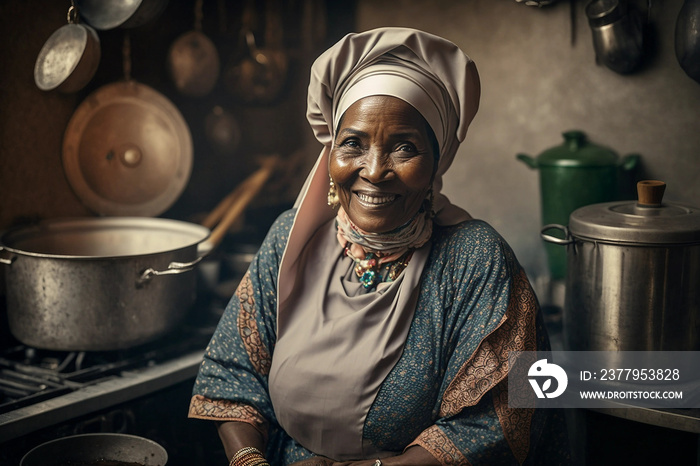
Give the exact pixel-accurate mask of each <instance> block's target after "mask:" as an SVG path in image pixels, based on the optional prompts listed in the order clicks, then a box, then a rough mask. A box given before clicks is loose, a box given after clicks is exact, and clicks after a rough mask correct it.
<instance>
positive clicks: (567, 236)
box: [540, 223, 574, 246]
mask: <svg viewBox="0 0 700 466" xmlns="http://www.w3.org/2000/svg"><path fill="white" fill-rule="evenodd" d="M547 230H559V231H562V232H563V233H564V238H557V237H556V236H551V235H548V234H546V233H545V232H546V231H547ZM540 237H541V238H542V239H543V240H545V241H546V242H548V243H552V244H560V245H562V246H566V245H567V244H571V243H573V242H574V240H573V239H572V238H571V235H570V234H569V229H568V228H567V227H565V226H564V225H559V224H557V223H551V224H549V225H545V226H543V227H542V229H541V230H540Z"/></svg>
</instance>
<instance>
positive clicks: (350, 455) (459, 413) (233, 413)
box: [190, 28, 555, 466]
mask: <svg viewBox="0 0 700 466" xmlns="http://www.w3.org/2000/svg"><path fill="white" fill-rule="evenodd" d="M479 93H480V84H479V77H478V74H477V71H476V67H475V65H474V63H473V62H472V61H471V60H470V59H469V58H468V57H467V56H466V55H465V54H464V53H463V52H462V51H461V50H460V49H459V48H458V47H457V46H455V45H454V44H452V43H451V42H449V41H446V40H444V39H442V38H439V37H436V36H434V35H431V34H427V33H425V32H421V31H417V30H411V29H403V28H381V29H376V30H372V31H368V32H364V33H359V34H350V35H348V36H346V37H345V38H343V39H342V40H341V41H340V42H338V43H337V44H336V45H335V46H333V47H332V48H331V49H329V50H328V51H327V52H325V53H324V54H323V55H321V56H320V57H319V58H318V59H317V60H316V62H315V63H314V65H313V67H312V70H311V82H310V85H309V95H308V119H309V121H310V123H311V126H312V127H313V130H314V132H315V134H316V137H317V138H318V140H319V141H320V142H321V143H322V144H323V146H324V147H323V150H322V152H321V155H320V156H319V158H318V161H317V163H316V164H315V166H314V168H313V170H312V172H311V174H310V175H309V178H308V179H307V181H306V184H305V186H304V189H303V190H302V193H301V194H300V196H299V199H298V201H297V205H296V207H295V209H293V210H291V211H289V212H287V213H285V214H283V215H282V216H280V218H279V219H278V220H277V221H276V222H275V224H274V225H273V226H272V228H271V230H270V232H269V234H268V236H267V238H266V239H265V241H264V243H263V244H262V247H261V248H260V250H259V252H258V254H257V255H256V257H255V259H254V260H253V262H252V263H251V265H250V268H249V270H248V272H247V274H246V275H245V277H244V278H243V280H242V282H241V284H240V286H239V287H238V290H237V291H236V294H235V296H234V297H233V298H232V300H231V302H230V304H229V305H228V307H227V309H226V311H225V313H224V315H223V317H222V319H221V322H220V323H219V326H218V327H217V330H216V332H215V334H214V336H213V338H212V340H211V343H210V344H209V346H208V348H207V351H206V354H205V358H204V361H203V363H202V366H201V369H200V372H199V376H198V378H197V381H196V385H195V387H194V394H193V398H192V401H191V405H190V417H194V418H200V419H210V420H214V421H218V424H217V425H218V430H219V434H220V436H221V439H222V441H223V444H224V447H225V450H226V452H227V454H228V456H229V458H230V459H231V463H230V464H232V465H262V464H268V462H269V464H290V463H294V462H299V464H308V465H316V464H319V465H330V464H338V463H336V462H344V463H342V464H353V465H368V466H369V465H380V464H384V465H391V464H406V465H408V464H413V465H430V464H436V465H438V464H489V465H495V464H518V463H521V464H522V463H524V462H533V461H534V460H535V458H536V457H537V456H538V455H539V454H541V453H542V448H541V447H540V444H542V442H541V441H540V440H541V439H542V438H544V437H543V434H542V432H543V431H546V430H547V427H548V426H551V425H552V423H551V420H550V419H548V416H546V413H543V412H541V411H539V410H538V411H535V410H528V409H511V408H509V407H508V402H507V400H508V386H507V376H508V370H509V368H508V352H509V351H513V350H520V351H528V350H529V351H535V350H538V349H540V350H542V349H547V348H548V341H547V336H546V334H545V332H544V329H543V326H542V321H541V318H540V314H539V307H538V304H537V300H536V298H535V296H534V294H533V292H532V290H531V288H530V285H529V283H528V280H527V278H526V276H525V274H524V272H523V270H522V269H521V267H520V266H519V265H518V262H517V260H516V259H515V257H514V255H513V252H512V251H511V249H510V248H509V247H508V245H507V244H506V242H505V241H504V240H503V238H501V237H500V236H499V235H498V234H497V233H496V232H495V231H494V230H493V229H492V228H491V227H490V226H489V225H488V224H486V223H484V222H483V221H478V220H474V219H472V218H471V217H470V216H469V214H467V212H465V211H464V210H462V209H460V208H458V207H457V206H455V205H453V204H451V203H450V202H449V201H448V199H447V198H446V197H445V196H444V195H442V194H441V193H440V190H441V187H442V175H443V174H444V173H445V171H446V170H447V169H448V167H449V166H450V164H451V163H452V160H453V158H454V156H455V153H456V151H457V147H458V146H459V144H460V142H461V141H462V140H463V139H464V137H465V135H466V133H467V127H468V126H469V124H470V122H471V121H472V119H473V118H474V115H475V113H476V111H477V107H478V103H479ZM329 206H330V207H329ZM546 445H548V446H551V445H553V441H552V440H551V439H548V442H546ZM548 454H550V455H551V453H548ZM549 458H550V459H553V458H555V457H554V456H549Z"/></svg>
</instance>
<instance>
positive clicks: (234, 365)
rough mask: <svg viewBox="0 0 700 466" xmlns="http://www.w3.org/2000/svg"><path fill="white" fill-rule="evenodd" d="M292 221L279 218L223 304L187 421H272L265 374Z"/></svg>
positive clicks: (288, 215)
mask: <svg viewBox="0 0 700 466" xmlns="http://www.w3.org/2000/svg"><path fill="white" fill-rule="evenodd" d="M293 218H294V217H293V212H290V213H285V214H283V215H281V216H280V217H279V218H278V220H277V221H276V222H275V224H274V225H273V227H272V228H271V229H270V233H269V234H268V236H267V237H266V238H265V240H264V241H263V243H262V245H261V247H260V249H259V250H258V252H257V253H256V255H255V257H254V258H253V261H252V262H251V264H250V267H249V269H248V271H247V272H246V274H245V275H244V277H243V279H242V280H241V283H240V284H239V286H238V288H237V289H236V292H235V293H234V295H233V296H232V297H231V299H230V301H229V303H228V305H227V306H226V309H225V310H224V313H223V315H222V316H221V319H220V320H219V323H218V325H217V326H216V329H215V331H214V334H213V335H212V338H211V340H210V342H209V345H207V348H206V351H205V352H204V358H203V360H202V365H201V366H200V368H199V373H198V374H197V379H196V380H195V385H194V388H193V398H192V400H191V405H190V411H189V415H190V416H191V417H198V418H202V419H215V420H227V419H235V420H241V421H243V422H249V423H251V424H254V425H256V426H257V427H258V428H261V429H265V428H266V426H267V424H266V423H265V422H264V420H265V419H267V420H271V419H274V417H275V414H274V409H273V407H272V402H271V400H270V396H269V388H268V375H269V372H270V365H271V361H272V353H273V351H274V346H275V342H276V313H275V311H276V305H277V304H276V296H277V295H276V293H275V290H276V277H277V275H276V271H277V269H278V266H279V258H280V257H281V254H282V251H283V250H284V245H285V244H286V232H287V231H288V229H289V227H288V226H289V224H290V223H291V222H292V221H293ZM251 409H252V410H253V411H250V410H251ZM251 412H254V413H255V414H254V415H251Z"/></svg>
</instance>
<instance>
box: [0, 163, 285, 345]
mask: <svg viewBox="0 0 700 466" xmlns="http://www.w3.org/2000/svg"><path fill="white" fill-rule="evenodd" d="M276 163H277V162H276V159H274V158H273V159H269V160H266V161H264V162H263V167H261V168H260V169H258V170H257V171H256V172H255V173H253V174H252V175H250V176H249V177H248V178H247V179H246V180H244V181H243V182H242V183H241V184H240V185H239V186H237V187H236V189H235V190H234V191H233V192H232V193H231V194H230V195H229V196H227V197H226V198H225V199H224V200H223V201H222V202H221V203H220V204H219V205H218V206H217V207H216V208H215V209H214V211H212V213H211V214H210V216H209V218H208V219H207V225H206V226H205V225H197V224H193V223H189V222H182V221H179V220H170V219H164V218H148V217H113V218H111V217H99V218H78V219H54V220H47V221H44V222H40V223H38V224H36V225H33V226H29V227H18V228H15V229H12V230H9V231H7V232H6V233H4V234H3V235H2V236H0V251H2V252H3V255H2V257H0V263H2V264H5V265H7V268H6V273H5V282H6V285H7V286H6V288H7V316H8V321H9V326H10V331H11V332H12V334H13V335H14V336H15V337H16V338H17V339H18V340H20V341H21V342H23V343H25V344H27V345H30V346H34V347H37V348H44V349H52V350H60V351H108V350H117V349H123V348H129V347H132V346H136V345H138V344H140V343H145V342H148V341H150V340H153V339H155V338H156V337H158V336H161V335H163V334H165V333H167V332H168V331H169V330H171V329H173V328H174V327H175V326H176V325H178V324H179V323H180V322H181V320H182V318H183V317H184V316H185V314H186V313H187V311H188V309H189V308H190V307H191V305H192V304H193V302H194V300H195V298H196V285H197V280H196V278H197V275H196V274H195V273H192V272H191V271H192V270H193V269H194V267H195V266H196V264H197V263H198V262H200V261H201V260H202V259H203V258H204V257H205V256H206V255H208V254H209V253H211V251H212V250H213V249H214V248H215V247H216V246H217V245H218V244H219V243H220V242H221V240H222V238H223V235H224V234H225V233H226V231H227V230H228V228H229V227H230V226H231V225H232V224H233V223H234V222H235V221H236V219H237V218H238V217H239V216H240V215H241V214H242V212H243V210H244V209H245V207H246V206H247V205H248V204H249V203H250V202H251V200H252V199H253V197H254V196H255V195H256V194H257V193H258V192H259V191H260V189H261V188H262V186H263V184H264V183H265V181H266V180H267V179H268V177H269V176H270V175H271V173H272V170H273V168H274V166H275V164H276ZM214 224H216V227H215V228H214V229H213V230H211V231H210V229H209V228H210V227H211V226H212V225H214ZM8 254H9V255H8Z"/></svg>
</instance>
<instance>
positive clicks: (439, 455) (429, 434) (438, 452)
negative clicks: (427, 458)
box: [409, 425, 471, 466]
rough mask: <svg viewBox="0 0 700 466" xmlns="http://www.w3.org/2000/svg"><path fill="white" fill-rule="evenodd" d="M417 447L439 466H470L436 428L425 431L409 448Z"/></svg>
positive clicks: (432, 427) (447, 438) (431, 427)
mask: <svg viewBox="0 0 700 466" xmlns="http://www.w3.org/2000/svg"><path fill="white" fill-rule="evenodd" d="M414 445H418V446H421V447H423V448H425V449H426V450H427V451H428V453H430V454H431V455H433V456H434V457H435V458H436V459H437V460H438V461H440V464H446V465H452V464H455V465H460V466H471V463H470V462H469V461H467V459H466V458H465V457H464V455H462V452H460V451H459V449H458V448H457V447H456V446H455V444H454V443H452V441H451V440H450V438H449V437H448V436H447V435H445V433H444V432H443V431H442V430H440V428H439V427H438V426H435V425H433V426H430V427H428V428H427V429H425V430H424V431H423V432H422V433H421V434H420V435H419V436H418V438H417V439H416V440H415V441H414V442H413V443H411V444H410V445H409V447H411V446H414Z"/></svg>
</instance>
